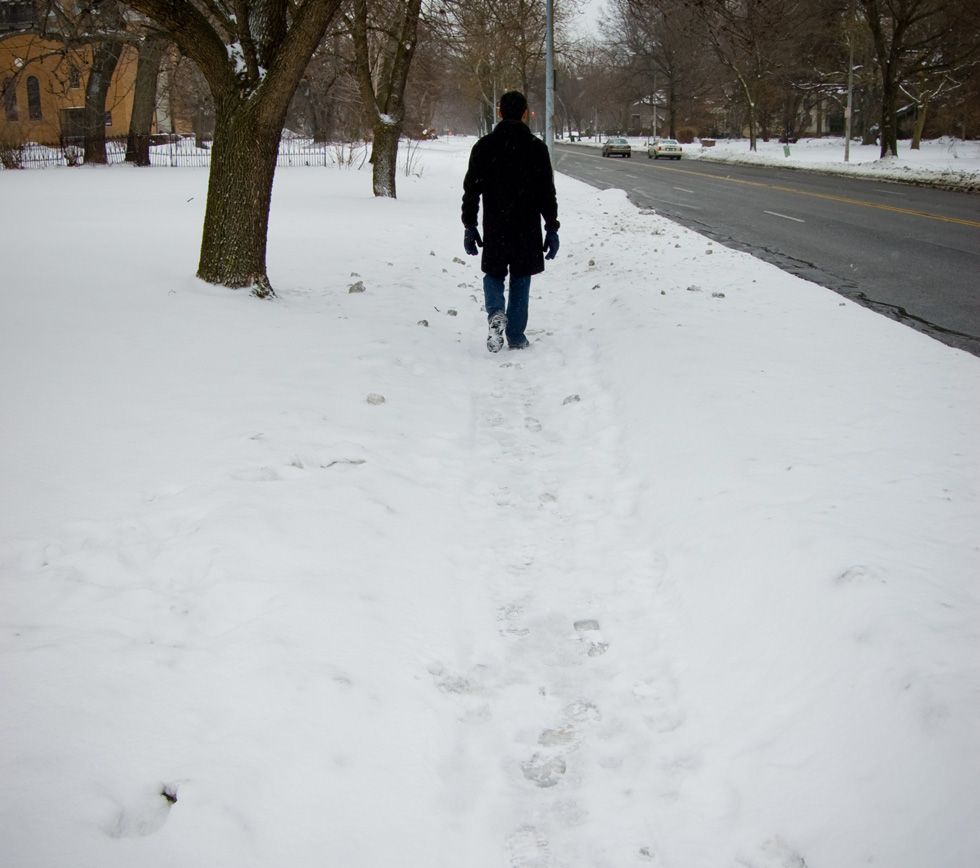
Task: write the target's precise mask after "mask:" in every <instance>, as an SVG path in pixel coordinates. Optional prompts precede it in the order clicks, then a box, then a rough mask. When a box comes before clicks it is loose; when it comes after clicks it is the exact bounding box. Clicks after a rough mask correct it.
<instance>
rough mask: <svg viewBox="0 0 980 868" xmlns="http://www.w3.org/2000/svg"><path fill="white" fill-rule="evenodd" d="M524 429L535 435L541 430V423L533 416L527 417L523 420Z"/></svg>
mask: <svg viewBox="0 0 980 868" xmlns="http://www.w3.org/2000/svg"><path fill="white" fill-rule="evenodd" d="M524 427H525V428H527V430H528V431H532V432H534V433H537V432H538V431H540V430H541V423H540V422H539V421H538V420H537V419H535V418H534V417H533V416H527V417H526V418H525V419H524Z"/></svg>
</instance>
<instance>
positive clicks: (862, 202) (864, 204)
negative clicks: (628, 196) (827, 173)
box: [657, 165, 980, 229]
mask: <svg viewBox="0 0 980 868" xmlns="http://www.w3.org/2000/svg"><path fill="white" fill-rule="evenodd" d="M657 170H658V171H661V172H679V173H680V174H682V175H695V176H697V177H698V178H709V179H710V180H713V181H727V182H728V183H730V184H744V185H745V186H746V187H765V188H767V189H769V190H777V191H779V192H780V193H793V194H795V195H797V196H809V197H810V198H812V199H825V200H827V201H829V202H841V203H843V204H845V205H857V206H858V207H861V208H877V209H878V210H880V211H891V212H892V213H894V214H908V215H909V216H911V217H922V218H924V219H926V220H939V221H941V222H942V223H958V224H959V225H960V226H972V227H974V228H975V229H980V221H977V220H966V219H964V218H962V217H945V216H943V215H942V214H933V213H931V212H929V211H917V210H915V209H914V208H899V207H896V206H895V205H882V204H880V203H879V202H869V201H867V200H866V199H851V198H849V197H847V196H835V195H833V194H831V193H811V192H809V191H807V190H797V189H796V188H795V187H783V186H782V185H780V184H766V183H764V182H762V181H746V180H744V179H742V178H725V177H722V176H721V175H712V174H711V173H710V172H695V171H693V170H691V169H678V168H675V167H673V166H660V165H658V166H657Z"/></svg>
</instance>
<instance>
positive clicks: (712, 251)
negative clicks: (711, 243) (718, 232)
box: [704, 247, 714, 254]
mask: <svg viewBox="0 0 980 868" xmlns="http://www.w3.org/2000/svg"><path fill="white" fill-rule="evenodd" d="M704 252H705V253H708V254H711V253H714V250H712V249H711V248H710V247H709V248H708V249H707V250H705V251H704Z"/></svg>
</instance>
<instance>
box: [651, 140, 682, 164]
mask: <svg viewBox="0 0 980 868" xmlns="http://www.w3.org/2000/svg"><path fill="white" fill-rule="evenodd" d="M683 153H684V149H683V148H681V144H680V142H678V141H677V139H655V140H654V141H653V142H651V143H650V147H648V148H647V157H648V158H649V159H651V160H659V159H660V158H661V157H663V158H664V159H668V160H671V159H673V160H679V159H680V158H681V154H683Z"/></svg>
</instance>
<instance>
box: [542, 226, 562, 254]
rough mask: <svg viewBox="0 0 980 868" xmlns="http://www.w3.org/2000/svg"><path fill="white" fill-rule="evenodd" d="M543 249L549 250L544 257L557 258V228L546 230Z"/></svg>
mask: <svg viewBox="0 0 980 868" xmlns="http://www.w3.org/2000/svg"><path fill="white" fill-rule="evenodd" d="M541 249H542V250H547V251H548V252H547V254H546V255H545V257H544V258H545V259H554V258H555V256H556V255H557V253H558V230H557V229H549V230H548V231H547V232H545V234H544V247H542V248H541Z"/></svg>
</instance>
